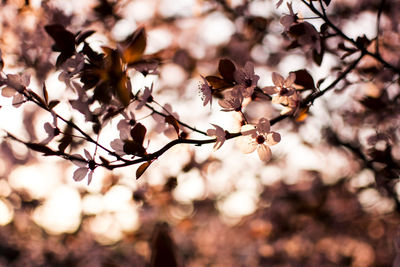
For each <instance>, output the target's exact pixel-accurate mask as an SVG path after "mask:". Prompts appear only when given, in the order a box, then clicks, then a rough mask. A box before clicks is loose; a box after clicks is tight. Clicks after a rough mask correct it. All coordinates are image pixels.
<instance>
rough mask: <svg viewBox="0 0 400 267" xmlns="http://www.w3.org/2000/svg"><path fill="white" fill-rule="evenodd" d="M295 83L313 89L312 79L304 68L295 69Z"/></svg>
mask: <svg viewBox="0 0 400 267" xmlns="http://www.w3.org/2000/svg"><path fill="white" fill-rule="evenodd" d="M294 73H295V74H296V80H295V81H294V83H295V84H297V85H300V86H303V89H315V85H314V79H313V77H312V76H311V75H310V73H308V71H307V70H306V69H302V70H297V71H295V72H294Z"/></svg>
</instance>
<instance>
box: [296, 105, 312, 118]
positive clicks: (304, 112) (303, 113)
mask: <svg viewBox="0 0 400 267" xmlns="http://www.w3.org/2000/svg"><path fill="white" fill-rule="evenodd" d="M308 109H309V107H306V108H303V109H302V110H301V111H300V113H299V114H298V115H297V116H296V121H297V122H302V121H304V120H305V119H306V118H307V117H308Z"/></svg>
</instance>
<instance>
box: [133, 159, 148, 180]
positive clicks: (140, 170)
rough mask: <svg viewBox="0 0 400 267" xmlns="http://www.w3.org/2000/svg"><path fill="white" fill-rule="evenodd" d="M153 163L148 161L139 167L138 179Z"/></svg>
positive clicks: (137, 171)
mask: <svg viewBox="0 0 400 267" xmlns="http://www.w3.org/2000/svg"><path fill="white" fill-rule="evenodd" d="M151 163H152V161H147V162H145V163H143V164H142V165H140V166H139V168H138V169H137V170H136V179H139V178H140V176H142V174H143V173H144V172H145V171H146V170H147V168H148V167H149V166H150V164H151Z"/></svg>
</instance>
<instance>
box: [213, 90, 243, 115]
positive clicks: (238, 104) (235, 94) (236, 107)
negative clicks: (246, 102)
mask: <svg viewBox="0 0 400 267" xmlns="http://www.w3.org/2000/svg"><path fill="white" fill-rule="evenodd" d="M242 102H243V95H242V93H241V92H240V90H239V89H238V88H237V87H234V88H233V89H232V90H231V91H230V92H228V93H227V94H226V95H225V97H224V99H220V100H218V104H219V105H220V106H221V107H222V108H223V109H221V111H241V110H242Z"/></svg>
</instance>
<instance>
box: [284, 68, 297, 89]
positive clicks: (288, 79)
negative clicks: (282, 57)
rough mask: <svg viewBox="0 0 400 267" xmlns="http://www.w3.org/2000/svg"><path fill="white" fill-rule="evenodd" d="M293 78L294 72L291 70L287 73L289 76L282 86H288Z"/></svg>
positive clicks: (294, 76) (292, 81) (294, 77)
mask: <svg viewBox="0 0 400 267" xmlns="http://www.w3.org/2000/svg"><path fill="white" fill-rule="evenodd" d="M295 80H296V74H295V73H294V72H291V73H290V74H289V77H287V79H286V80H285V82H284V84H283V86H284V87H285V88H288V87H290V86H291V85H292V84H293V83H294V81H295Z"/></svg>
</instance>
